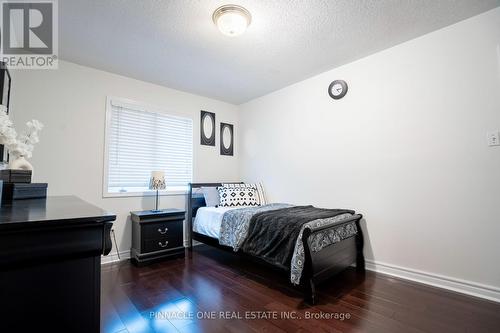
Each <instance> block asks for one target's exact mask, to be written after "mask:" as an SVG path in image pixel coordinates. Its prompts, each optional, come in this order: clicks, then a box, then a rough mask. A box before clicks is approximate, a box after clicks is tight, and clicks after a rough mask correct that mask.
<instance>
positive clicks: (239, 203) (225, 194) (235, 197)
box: [217, 186, 259, 207]
mask: <svg viewBox="0 0 500 333" xmlns="http://www.w3.org/2000/svg"><path fill="white" fill-rule="evenodd" d="M217 190H218V191H219V197H220V207H245V206H258V205H259V204H258V203H257V199H256V197H257V191H256V190H255V189H254V188H253V187H224V186H221V187H218V188H217Z"/></svg>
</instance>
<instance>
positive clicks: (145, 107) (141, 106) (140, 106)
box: [102, 96, 195, 198]
mask: <svg viewBox="0 0 500 333" xmlns="http://www.w3.org/2000/svg"><path fill="white" fill-rule="evenodd" d="M113 101H117V102H119V103H121V104H128V105H131V106H133V107H134V108H135V109H137V110H142V111H145V112H151V113H157V114H160V115H168V116H170V117H176V118H183V119H189V120H191V124H192V126H191V128H192V139H193V140H191V143H192V146H191V149H192V154H191V182H192V181H193V176H194V153H195V152H194V131H195V128H194V121H193V118H192V117H189V116H178V115H176V114H175V113H173V112H172V113H170V112H168V111H166V110H165V109H163V108H159V107H156V106H152V105H149V104H147V103H143V102H139V101H135V100H132V99H127V98H121V97H114V96H107V97H106V115H105V126H104V168H103V177H102V197H103V198H120V197H144V196H155V195H156V191H154V190H145V191H135V192H122V193H116V192H109V191H108V172H109V141H110V139H109V128H110V125H111V112H112V102H113ZM187 193H188V186H187V185H186V186H185V187H183V188H180V186H176V187H174V188H170V189H169V188H168V186H167V189H166V190H160V191H159V195H160V196H171V195H186V194H187Z"/></svg>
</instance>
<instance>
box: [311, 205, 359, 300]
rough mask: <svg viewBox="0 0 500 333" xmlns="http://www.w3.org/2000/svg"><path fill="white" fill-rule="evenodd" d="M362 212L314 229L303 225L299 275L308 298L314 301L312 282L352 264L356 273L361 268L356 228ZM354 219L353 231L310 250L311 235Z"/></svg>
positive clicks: (326, 277) (313, 285)
mask: <svg viewBox="0 0 500 333" xmlns="http://www.w3.org/2000/svg"><path fill="white" fill-rule="evenodd" d="M361 218H362V215H360V214H356V215H353V216H352V217H350V218H348V219H346V220H344V221H342V222H341V223H336V224H333V225H325V226H322V227H319V228H315V229H313V230H312V229H309V228H306V229H305V230H304V232H303V235H302V242H303V244H304V255H305V267H304V272H303V275H302V284H303V285H304V287H305V288H306V290H307V291H308V297H309V300H310V301H311V302H312V303H313V304H314V302H315V298H316V295H315V294H316V285H317V284H319V283H321V282H323V281H325V280H327V279H329V278H330V277H332V276H333V275H335V274H337V273H339V272H341V271H343V270H344V269H346V268H347V267H349V266H351V265H352V264H354V263H355V264H356V269H357V270H358V271H360V272H364V270H365V259H364V256H363V232H362V230H361V227H360V220H361ZM352 222H355V224H356V228H357V233H356V234H355V235H354V236H351V237H349V238H346V239H343V240H341V241H339V242H336V243H334V244H330V245H327V246H325V247H323V248H321V249H320V250H318V251H313V244H312V240H313V239H314V235H315V234H319V233H323V232H324V231H328V230H329V229H332V230H333V229H336V228H338V227H341V226H343V225H347V224H349V223H352Z"/></svg>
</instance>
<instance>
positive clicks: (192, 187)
mask: <svg viewBox="0 0 500 333" xmlns="http://www.w3.org/2000/svg"><path fill="white" fill-rule="evenodd" d="M224 184H243V182H224ZM218 186H222V183H189V190H188V198H187V200H186V206H187V207H186V222H187V230H188V233H189V240H188V244H189V247H191V246H192V245H193V240H192V237H191V232H192V231H193V217H195V216H196V212H197V211H198V208H200V207H205V206H206V203H205V197H204V196H203V193H201V191H198V190H199V189H201V188H202V187H218Z"/></svg>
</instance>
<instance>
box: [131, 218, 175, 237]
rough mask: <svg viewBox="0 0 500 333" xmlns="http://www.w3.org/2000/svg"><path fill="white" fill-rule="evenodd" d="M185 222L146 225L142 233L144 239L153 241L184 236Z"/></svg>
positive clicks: (173, 221)
mask: <svg viewBox="0 0 500 333" xmlns="http://www.w3.org/2000/svg"><path fill="white" fill-rule="evenodd" d="M182 229H183V220H172V221H167V222H157V223H144V224H143V225H142V230H141V233H142V234H143V239H146V240H152V239H160V238H165V237H172V236H176V235H180V236H181V237H182V234H183V232H184V231H183V230H182Z"/></svg>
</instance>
